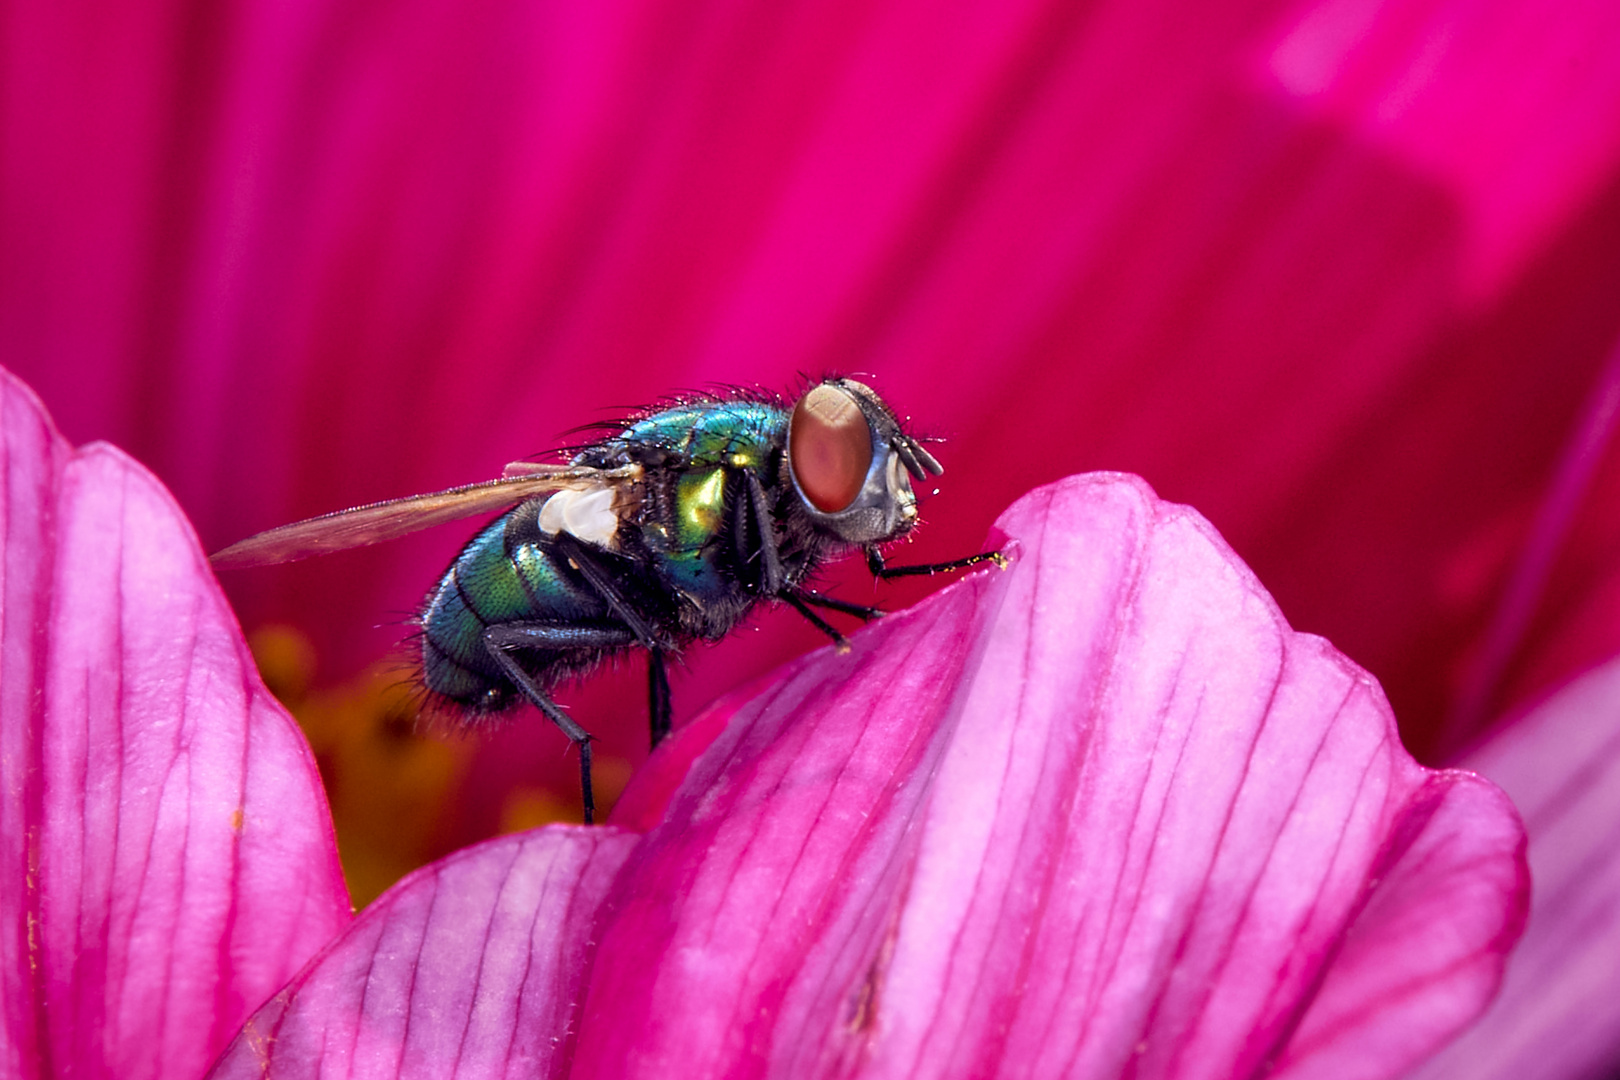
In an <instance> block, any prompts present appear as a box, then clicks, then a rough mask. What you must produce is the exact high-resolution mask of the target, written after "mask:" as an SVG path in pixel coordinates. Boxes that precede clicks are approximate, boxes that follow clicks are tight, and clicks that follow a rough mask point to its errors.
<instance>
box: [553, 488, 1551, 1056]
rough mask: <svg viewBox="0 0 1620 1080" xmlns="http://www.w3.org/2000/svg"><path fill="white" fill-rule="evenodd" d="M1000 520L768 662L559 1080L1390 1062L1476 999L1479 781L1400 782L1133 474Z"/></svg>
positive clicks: (1353, 701)
mask: <svg viewBox="0 0 1620 1080" xmlns="http://www.w3.org/2000/svg"><path fill="white" fill-rule="evenodd" d="M1000 528H1001V529H1002V530H1003V531H1004V532H1005V533H1006V534H1007V535H1008V536H1009V537H1011V538H1012V540H1013V544H1014V547H1013V550H1015V551H1016V552H1017V556H1018V561H1017V563H1016V565H1015V567H1014V568H1013V569H1012V570H1010V571H1008V572H1005V573H999V572H989V573H983V574H980V575H976V576H975V577H973V578H972V579H971V580H969V581H966V582H963V583H962V584H960V585H958V586H956V587H954V588H951V589H947V590H945V591H943V592H941V593H939V594H937V595H936V596H935V597H933V598H932V599H931V600H929V601H928V602H927V603H925V604H923V605H920V606H919V607H917V608H915V609H912V610H911V611H908V612H905V613H902V614H899V615H896V616H893V617H891V618H888V619H885V620H884V621H883V622H882V623H881V624H880V625H879V626H878V627H876V628H875V629H873V630H871V631H869V632H867V633H864V634H862V635H860V637H859V639H858V642H857V644H856V647H855V650H854V652H853V653H852V654H851V655H848V656H841V655H838V654H836V653H834V652H832V651H831V650H823V651H822V652H820V653H817V654H814V655H812V656H810V657H808V658H806V659H805V660H804V661H802V662H800V663H798V664H796V665H794V667H792V668H791V669H789V670H788V672H786V673H785V674H784V675H783V676H781V677H780V678H778V679H777V680H775V681H774V682H773V683H772V684H771V685H770V687H769V688H768V689H767V690H766V691H765V692H764V693H762V694H761V695H760V696H759V697H758V698H756V699H755V700H754V701H752V702H750V703H748V704H747V705H745V706H743V707H742V708H740V709H739V710H738V711H737V714H736V716H735V718H734V719H733V720H732V721H731V723H730V724H729V726H728V727H727V728H726V729H725V731H724V732H723V733H722V734H720V735H719V737H718V738H717V739H716V740H715V741H714V742H713V744H712V745H711V746H710V747H709V748H708V750H707V751H706V752H704V753H702V754H701V755H700V756H698V757H697V758H696V760H695V762H694V764H693V766H692V769H691V772H690V774H689V776H688V778H687V781H686V783H685V784H684V785H683V786H682V787H680V788H679V789H678V790H677V791H676V792H675V793H674V796H673V799H672V801H671V803H670V806H669V809H668V811H667V813H666V816H665V821H664V823H663V824H661V825H659V826H658V827H657V828H655V829H653V830H652V831H651V832H650V833H649V834H648V835H647V838H646V840H645V842H644V844H643V846H642V847H641V849H640V850H639V851H638V852H637V853H636V854H635V856H634V857H633V859H632V860H631V861H630V863H629V864H628V865H627V867H626V870H625V877H624V879H623V880H624V881H625V882H626V885H627V886H628V887H627V889H626V890H625V891H623V892H621V893H620V894H619V895H618V896H617V897H616V899H615V904H616V908H615V911H616V914H615V916H614V920H613V921H612V923H611V924H610V925H609V926H608V927H607V928H606V931H605V933H604V934H603V936H602V938H601V947H600V951H599V953H598V955H597V959H596V964H595V968H594V970H593V972H592V975H591V982H590V990H589V995H588V997H587V998H586V1001H585V1006H584V1012H583V1016H582V1020H581V1029H580V1031H581V1033H580V1041H579V1046H578V1052H577V1056H576V1059H575V1062H574V1072H573V1074H572V1075H574V1076H576V1077H585V1076H617V1075H630V1074H639V1075H696V1074H722V1073H723V1074H725V1075H734V1076H747V1075H764V1074H767V1073H769V1074H776V1073H783V1072H785V1073H791V1074H793V1075H816V1076H819V1075H833V1074H837V1075H845V1074H859V1075H873V1076H889V1075H925V1076H933V1075H959V1074H971V1075H977V1076H989V1075H1029V1076H1059V1075H1076V1076H1114V1075H1121V1074H1127V1073H1128V1074H1130V1075H1142V1076H1221V1077H1224V1076H1236V1075H1249V1074H1253V1073H1255V1072H1256V1071H1259V1070H1262V1069H1264V1068H1266V1067H1268V1066H1269V1065H1273V1064H1274V1065H1276V1066H1277V1067H1278V1068H1279V1070H1280V1071H1281V1072H1282V1073H1284V1074H1291V1075H1299V1076H1307V1075H1351V1076H1366V1077H1377V1076H1394V1075H1398V1074H1399V1073H1400V1072H1401V1071H1402V1070H1403V1069H1404V1068H1406V1067H1407V1066H1409V1065H1410V1064H1412V1063H1413V1062H1414V1061H1416V1060H1419V1059H1420V1058H1421V1057H1422V1056H1423V1055H1425V1054H1427V1053H1429V1052H1432V1051H1433V1050H1434V1049H1435V1048H1436V1047H1438V1046H1439V1045H1441V1044H1442V1043H1443V1042H1444V1040H1445V1039H1446V1038H1448V1037H1449V1036H1450V1035H1451V1034H1452V1033H1454V1032H1455V1031H1456V1030H1457V1028H1458V1027H1459V1026H1460V1025H1461V1024H1463V1023H1465V1022H1466V1021H1467V1020H1468V1019H1469V1018H1470V1017H1471V1016H1472V1015H1473V1014H1474V1013H1476V1012H1477V1011H1478V1009H1479V1008H1481V1007H1482V1006H1483V1004H1484V1002H1485V1001H1486V1000H1487V999H1488V997H1489V995H1490V993H1491V992H1492V991H1493V989H1494V987H1495V985H1496V982H1497V978H1498V975H1499V967H1500V958H1501V956H1502V955H1503V953H1504V952H1505V951H1506V949H1507V948H1508V947H1509V946H1510V945H1511V944H1512V942H1513V940H1514V939H1515V937H1516V935H1517V931H1518V926H1519V921H1520V917H1521V914H1522V906H1523V897H1524V892H1525V887H1526V883H1525V876H1524V871H1523V862H1522V852H1521V845H1522V831H1521V829H1520V827H1519V824H1518V821H1517V818H1516V816H1515V815H1514V813H1513V811H1512V808H1511V807H1510V806H1509V805H1508V804H1507V802H1506V800H1505V799H1504V798H1503V797H1502V796H1501V794H1500V793H1499V792H1497V791H1496V790H1495V789H1494V788H1492V787H1490V785H1488V784H1486V783H1484V782H1482V781H1480V780H1479V779H1478V778H1477V777H1474V776H1472V775H1470V774H1467V773H1457V772H1444V773H1433V772H1429V771H1428V770H1425V769H1423V768H1421V767H1419V766H1417V765H1416V764H1415V763H1414V762H1413V761H1412V760H1411V758H1410V757H1409V756H1407V754H1406V753H1405V751H1403V750H1402V749H1401V747H1400V744H1399V742H1398V740H1397V739H1396V737H1395V730H1394V725H1393V720H1392V717H1391V716H1390V713H1389V710H1388V707H1387V706H1386V705H1385V703H1384V701H1383V697H1382V695H1381V694H1380V693H1379V691H1378V688H1377V685H1376V684H1375V683H1374V682H1373V681H1372V680H1371V679H1370V678H1369V677H1368V676H1367V675H1366V674H1365V673H1363V672H1361V671H1360V670H1359V669H1357V668H1356V667H1354V665H1352V664H1350V663H1349V662H1348V661H1346V660H1345V659H1344V658H1343V657H1342V656H1341V655H1340V654H1338V653H1337V652H1335V651H1334V650H1333V649H1332V648H1331V647H1330V646H1328V645H1327V644H1326V643H1325V642H1323V641H1322V640H1321V639H1319V638H1315V637H1311V636H1309V635H1301V634H1296V633H1294V632H1292V631H1290V630H1289V629H1288V627H1287V625H1286V624H1285V623H1284V622H1283V620H1282V618H1281V616H1280V615H1279V614H1278V612H1277V610H1276V607H1275V606H1274V605H1273V604H1272V602H1271V601H1270V599H1269V598H1268V597H1267V596H1266V594H1265V593H1264V591H1263V590H1262V589H1261V588H1260V586H1259V585H1258V583H1257V582H1256V581H1255V580H1254V578H1253V576H1252V575H1250V574H1249V573H1248V571H1247V570H1245V569H1244V568H1243V567H1242V566H1241V564H1239V563H1238V562H1237V561H1236V559H1235V558H1234V557H1233V556H1232V554H1231V552H1230V551H1229V549H1227V548H1226V547H1225V545H1224V544H1223V543H1222V542H1221V541H1220V540H1219V538H1218V537H1216V536H1215V535H1214V533H1213V530H1211V529H1210V527H1209V526H1208V524H1207V523H1206V522H1204V521H1203V520H1202V519H1201V518H1199V517H1198V516H1197V515H1196V514H1194V513H1192V512H1191V511H1189V510H1187V509H1185V508H1182V507H1176V506H1172V505H1169V504H1164V503H1160V502H1159V501H1158V500H1157V499H1155V498H1154V497H1153V496H1152V494H1151V493H1150V492H1149V491H1148V490H1147V489H1146V488H1145V486H1143V485H1142V484H1141V483H1140V482H1138V481H1134V480H1131V479H1129V478H1121V477H1114V476H1106V475H1099V476H1091V477H1078V478H1074V479H1071V480H1068V481H1064V482H1062V483H1060V484H1057V485H1054V486H1052V487H1049V488H1044V489H1041V490H1039V491H1037V492H1035V493H1033V494H1031V495H1030V496H1028V497H1026V498H1025V499H1023V500H1021V501H1020V502H1019V503H1018V504H1017V505H1015V506H1014V507H1013V508H1012V509H1010V510H1009V511H1008V512H1007V513H1006V514H1005V515H1003V517H1002V518H1001V522H1000ZM689 749H690V748H688V750H689ZM1436 911H1444V912H1445V916H1446V917H1445V920H1444V921H1443V922H1441V921H1437V920H1435V919H1434V915H1435V913H1436Z"/></svg>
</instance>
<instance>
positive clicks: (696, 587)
mask: <svg viewBox="0 0 1620 1080" xmlns="http://www.w3.org/2000/svg"><path fill="white" fill-rule="evenodd" d="M787 425H788V412H787V410H786V409H785V408H784V407H783V406H782V405H780V404H776V403H769V402H758V401H720V402H699V403H693V404H685V405H679V406H676V407H673V408H670V409H666V410H664V411H662V412H658V413H654V414H652V415H650V416H647V417H646V418H644V419H642V420H640V421H638V422H636V423H634V424H632V425H631V426H629V427H628V428H626V429H625V430H624V431H622V432H621V433H620V434H618V435H616V436H613V437H610V438H608V439H606V440H604V441H603V442H601V443H599V444H597V445H596V446H593V447H591V448H590V449H588V450H586V451H584V452H582V453H581V454H580V455H578V456H577V457H576V459H575V462H576V463H578V464H587V465H594V466H598V467H603V468H610V467H613V466H617V465H625V464H642V465H644V466H645V479H644V480H643V481H642V482H641V484H640V487H641V488H642V490H641V492H640V493H639V496H640V497H639V503H640V508H639V510H638V511H636V512H635V514H634V515H633V517H631V518H629V519H627V520H625V521H624V522H623V524H622V525H621V527H620V529H619V532H618V535H617V537H615V543H614V548H616V549H617V550H613V549H610V550H608V551H605V552H603V557H604V558H606V559H611V560H625V561H626V562H629V561H635V562H639V563H641V564H643V565H647V566H649V567H650V568H651V569H652V570H653V571H654V575H655V577H656V581H644V582H643V584H642V587H641V588H639V589H638V590H637V596H636V597H635V599H636V600H637V601H638V603H639V604H640V605H641V606H642V608H643V610H645V611H650V612H652V613H654V614H655V615H656V616H657V617H658V619H659V623H660V629H661V630H667V631H668V632H669V633H670V634H671V636H672V637H684V638H688V639H689V638H694V637H696V638H718V637H720V636H723V635H724V634H725V633H726V632H727V631H728V630H729V629H730V628H731V627H732V626H733V625H735V623H736V621H737V620H738V619H739V618H740V617H741V615H742V613H743V612H744V611H745V610H746V608H747V607H748V606H750V605H751V603H752V600H753V598H752V597H750V596H747V595H745V594H744V593H743V592H741V591H740V590H739V586H738V580H739V567H737V566H736V565H734V563H735V560H736V555H735V551H734V545H732V544H730V543H728V542H727V535H728V521H729V518H728V514H730V513H731V511H732V507H733V506H734V504H735V501H736V500H737V499H738V498H739V492H738V491H737V480H736V478H737V477H738V476H739V475H741V473H740V470H745V469H750V470H754V471H755V472H756V473H757V474H758V475H760V476H761V478H762V479H763V480H764V482H765V484H766V486H767V487H771V486H774V485H775V484H776V483H777V479H776V478H777V476H778V475H779V474H780V471H781V455H782V452H783V448H784V446H785V444H786V440H787ZM544 502H545V499H544V498H539V499H533V500H531V501H529V502H526V503H524V504H522V505H520V506H518V507H516V508H515V509H513V510H511V511H509V512H507V513H506V514H504V515H502V516H501V517H499V518H497V519H496V520H495V521H493V522H491V523H490V524H489V525H488V526H486V527H485V528H484V529H483V530H482V531H481V532H479V533H478V535H477V536H475V537H474V538H473V539H472V541H471V542H470V543H468V545H467V546H466V547H465V548H464V549H463V550H462V552H461V554H460V555H458V556H457V557H456V559H455V561H454V562H453V563H451V565H450V567H449V569H448V570H447V571H446V572H445V575H444V577H443V578H442V579H441V580H440V581H439V584H438V585H437V586H436V587H435V588H434V590H433V591H432V592H431V593H430V594H429V596H428V599H427V604H426V606H425V608H424V610H423V614H422V638H423V667H424V674H425V677H426V682H427V687H428V689H429V690H432V691H433V692H435V693H437V694H441V695H443V696H444V697H447V698H450V699H452V700H454V701H457V702H460V703H462V704H466V705H470V706H472V707H474V708H485V709H497V708H501V707H503V706H504V705H505V704H506V703H507V701H508V700H509V698H510V691H509V690H508V689H507V686H508V684H507V681H506V680H505V679H504V678H502V676H501V674H500V672H499V669H498V668H497V667H496V666H495V664H494V662H493V660H492V659H491V658H490V656H489V652H488V650H487V648H486V647H485V645H484V640H483V639H484V632H485V630H486V628H488V627H490V626H497V625H502V624H510V623H544V624H548V625H555V626H558V627H563V626H567V627H575V628H582V629H583V630H589V629H591V628H595V627H607V626H614V625H619V624H618V623H617V622H616V621H615V619H614V614H613V612H612V611H611V610H610V609H609V607H608V605H607V603H606V602H605V601H604V600H603V599H602V596H601V594H600V593H599V592H597V591H596V590H593V589H592V588H591V587H590V586H589V584H588V583H587V582H586V581H585V580H584V579H583V578H582V576H581V575H580V573H579V572H578V570H577V569H575V568H573V567H571V566H570V565H569V561H568V559H567V558H566V557H564V556H562V555H560V554H559V553H558V552H557V550H556V541H555V539H554V537H552V536H549V535H547V534H545V533H543V532H541V531H540V528H539V526H538V523H537V522H538V515H539V511H540V508H541V507H542V505H543V504H544ZM625 578H626V580H627V581H631V582H634V581H635V580H636V575H634V574H627V575H625ZM581 655H582V656H585V655H588V652H582V653H581ZM580 666H584V662H583V661H582V662H581V663H580V664H578V665H571V664H570V662H569V659H568V656H567V655H565V654H563V653H562V652H558V653H552V654H549V655H548V654H546V653H544V652H536V653H534V654H533V655H530V656H528V657H526V659H525V667H528V668H530V669H531V670H534V671H540V670H544V671H545V672H546V673H547V677H548V681H550V679H551V678H553V677H555V676H560V675H566V674H570V673H572V672H571V668H577V667H580Z"/></svg>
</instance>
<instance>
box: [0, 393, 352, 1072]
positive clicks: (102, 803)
mask: <svg viewBox="0 0 1620 1080" xmlns="http://www.w3.org/2000/svg"><path fill="white" fill-rule="evenodd" d="M0 454H3V457H0V478H3V483H4V489H3V496H0V515H3V518H0V535H3V536H4V541H5V548H4V578H3V593H0V603H3V624H0V626H3V630H0V635H3V636H0V663H3V664H4V667H3V674H0V783H3V791H0V845H3V847H0V858H3V859H4V863H5V868H4V870H3V871H0V925H3V927H4V929H3V931H0V980H3V986H0V1002H3V1005H0V1055H3V1060H0V1072H4V1073H5V1074H6V1075H8V1076H18V1077H45V1076H57V1075H85V1076H102V1075H106V1076H117V1077H120V1078H139V1077H186V1076H196V1075H200V1074H201V1072H202V1070H203V1069H204V1068H205V1067H206V1066H207V1065H208V1063H209V1061H210V1060H212V1058H213V1057H214V1055H215V1054H217V1053H218V1052H219V1050H220V1049H221V1047H223V1046H224V1045H225V1044H226V1042H227V1041H228V1040H229V1039H230V1038H231V1035H232V1033H233V1032H234V1031H235V1030H236V1028H237V1027H239V1026H240V1024H241V1023H242V1021H243V1019H245V1018H246V1016H247V1015H248V1014H249V1013H250V1012H251V1011H252V1010H253V1009H255V1008H257V1007H258V1006H259V1005H260V1004H261V1003H263V1001H264V1000H265V999H266V998H267V997H268V996H269V995H270V994H271V993H272V992H274V991H275V989H276V988H277V987H279V986H280V985H281V984H282V983H283V982H284V981H285V980H286V979H287V978H288V977H289V976H291V975H292V974H293V973H294V972H295V971H297V970H298V968H299V967H300V966H301V965H302V964H303V963H304V961H305V960H307V959H308V958H309V957H310V955H312V954H313V953H314V952H315V951H316V950H317V949H318V948H319V947H320V946H321V945H322V944H323V943H324V942H325V941H326V940H327V939H329V938H330V937H331V936H332V935H333V934H335V933H336V932H337V931H339V930H341V929H342V928H343V927H344V926H345V925H346V924H347V923H348V921H349V905H348V894H347V893H346V892H345V891H344V887H343V881H342V876H341V871H340V869H339V867H338V863H337V851H336V848H335V847H334V845H333V841H332V832H331V823H330V820H329V818H328V815H327V812H326V803H325V800H324V798H323V796H322V794H321V787H320V778H319V776H318V775H317V773H316V770H315V764H314V761H313V760H312V759H311V757H310V754H309V750H308V747H307V746H306V745H305V743H304V741H303V738H302V736H301V735H300V734H299V732H298V730H297V728H296V727H295V726H294V725H293V723H292V721H291V720H290V719H289V718H288V717H287V715H286V713H285V712H283V711H282V710H281V708H280V707H279V706H277V705H276V704H275V703H274V701H273V699H271V697H270V695H269V694H268V693H267V692H266V691H265V689H264V687H263V685H262V684H261V683H260V682H259V678H258V675H257V673H256V671H255V670H254V667H253V661H252V659H251V657H249V656H248V653H247V648H246V646H245V645H244V644H243V642H242V638H241V633H240V631H239V630H238V629H237V626H236V622H235V620H234V618H233V617H232V615H231V612H230V609H229V607H228V606H227V605H226V603H225V600H224V597H223V596H221V595H220V593H219V590H218V587H217V585H216V584H215V582H214V579H213V576H212V575H211V574H210V573H209V571H208V567H207V564H206V562H205V560H204V559H203V556H202V553H201V552H200V551H199V550H198V547H197V542H196V539H195V537H194V536H193V535H192V533H191V531H190V528H189V526H188V525H187V524H186V522H185V520H184V518H183V517H182V516H181V515H180V513H179V511H178V510H177V509H176V508H175V506H174V504H173V502H172V500H171V499H170V497H169V495H168V494H167V492H165V491H164V490H163V488H162V486H161V485H160V484H158V483H157V482H156V481H155V480H154V479H153V478H152V477H151V476H150V474H148V473H147V472H146V471H145V470H143V469H142V468H140V467H139V466H138V465H135V464H134V463H133V462H131V461H130V460H129V459H128V458H127V457H125V456H124V455H123V454H121V453H120V452H119V451H117V450H114V449H112V448H111V447H107V446H103V445H97V446H90V447H86V448H85V449H83V450H79V451H74V450H73V449H72V448H71V447H69V446H68V445H67V444H66V443H65V442H64V441H63V440H62V438H61V437H60V436H59V435H57V434H56V432H55V429H54V428H53V427H52V426H51V422H50V420H49V419H48V418H47V417H46V416H45V414H44V412H43V410H42V409H41V407H40V405H39V403H38V401H37V400H36V399H35V398H34V396H33V394H32V393H31V392H30V391H29V390H28V389H27V388H26V387H24V386H23V385H22V384H21V383H19V382H18V381H17V380H16V379H15V378H13V377H12V376H11V375H9V374H8V373H5V372H3V371H0Z"/></svg>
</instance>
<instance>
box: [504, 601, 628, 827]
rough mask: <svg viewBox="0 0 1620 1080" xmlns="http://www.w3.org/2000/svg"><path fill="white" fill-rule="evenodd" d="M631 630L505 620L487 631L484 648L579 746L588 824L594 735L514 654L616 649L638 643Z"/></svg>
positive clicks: (593, 812) (593, 800)
mask: <svg viewBox="0 0 1620 1080" xmlns="http://www.w3.org/2000/svg"><path fill="white" fill-rule="evenodd" d="M634 641H635V636H634V634H633V633H632V632H631V631H629V630H621V629H618V628H613V627H588V626H586V627H582V626H553V625H550V624H547V623H505V624H501V625H496V626H491V627H489V628H488V629H486V630H485V631H484V648H485V649H487V650H489V655H490V657H491V658H492V659H493V660H494V661H495V663H496V664H497V665H498V666H499V667H500V669H501V673H502V674H503V675H505V676H506V677H507V678H508V679H510V680H511V682H512V685H513V686H515V687H517V688H518V692H519V693H521V694H522V695H523V696H524V697H525V698H527V699H528V701H529V704H531V705H533V706H534V707H535V708H537V709H539V710H540V711H541V712H542V713H544V714H545V715H546V719H547V720H550V721H551V722H552V723H553V724H556V725H557V729H558V730H559V731H561V732H562V733H563V734H564V735H566V736H568V741H569V742H572V743H573V744H574V745H575V746H577V747H579V786H580V790H581V793H582V797H583V801H584V804H585V824H587V825H589V824H591V822H592V820H593V819H594V818H595V817H596V798H595V796H594V795H593V794H592V792H591V736H590V733H589V732H587V731H586V730H585V729H584V728H582V727H580V726H579V724H578V723H576V722H575V720H574V718H573V717H571V716H569V715H568V714H567V713H565V712H563V710H562V707H561V706H560V705H558V704H557V703H556V702H555V701H552V700H551V695H550V694H548V693H546V692H545V691H544V690H542V689H541V688H540V685H539V684H538V683H536V682H535V681H534V678H533V677H532V676H531V675H530V674H529V673H528V672H527V671H524V670H523V665H521V664H519V663H518V662H517V657H516V656H514V655H512V654H513V653H514V652H517V651H518V650H521V649H546V650H560V649H614V648H623V647H624V646H626V645H630V644H632V643H634Z"/></svg>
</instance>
